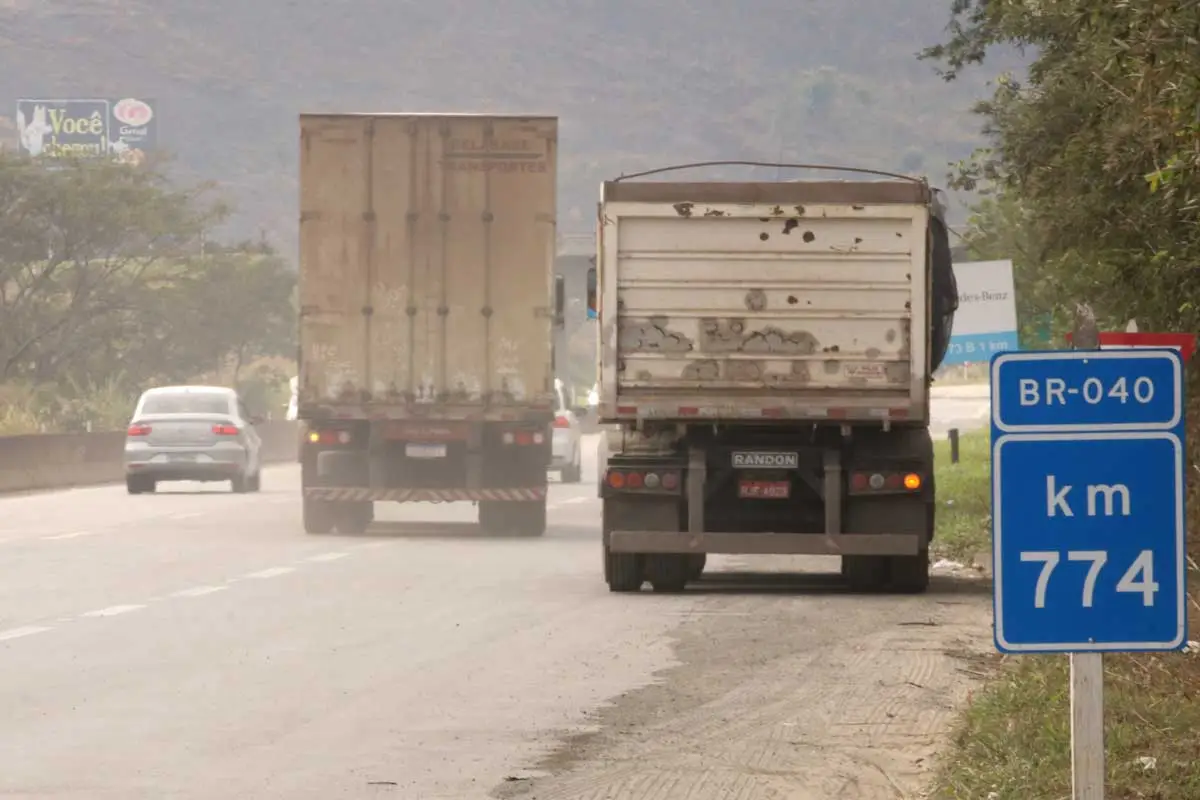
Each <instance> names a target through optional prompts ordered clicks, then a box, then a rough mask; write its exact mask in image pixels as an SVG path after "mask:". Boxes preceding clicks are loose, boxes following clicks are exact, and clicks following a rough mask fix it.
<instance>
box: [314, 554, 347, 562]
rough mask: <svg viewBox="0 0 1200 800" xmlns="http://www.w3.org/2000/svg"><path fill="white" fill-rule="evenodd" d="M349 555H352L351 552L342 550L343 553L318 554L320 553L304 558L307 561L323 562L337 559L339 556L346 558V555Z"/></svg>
mask: <svg viewBox="0 0 1200 800" xmlns="http://www.w3.org/2000/svg"><path fill="white" fill-rule="evenodd" d="M348 555H350V554H349V553H346V552H341V553H320V554H318V555H315V556H309V557H308V558H306V559H304V560H305V561H313V562H317V563H320V562H322V561H337V560H338V559H339V558H345V557H346V556H348Z"/></svg>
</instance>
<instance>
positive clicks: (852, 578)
mask: <svg viewBox="0 0 1200 800" xmlns="http://www.w3.org/2000/svg"><path fill="white" fill-rule="evenodd" d="M842 577H843V578H845V579H846V583H847V584H849V585H850V591H852V592H878V591H881V590H882V589H883V588H884V587H885V586H886V585H887V581H888V560H887V558H886V557H884V556H842Z"/></svg>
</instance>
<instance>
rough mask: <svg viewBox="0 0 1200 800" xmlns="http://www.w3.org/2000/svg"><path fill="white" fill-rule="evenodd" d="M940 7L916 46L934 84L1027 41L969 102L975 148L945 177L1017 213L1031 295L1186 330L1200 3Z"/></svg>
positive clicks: (991, 1) (1196, 196)
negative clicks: (979, 121) (939, 72)
mask: <svg viewBox="0 0 1200 800" xmlns="http://www.w3.org/2000/svg"><path fill="white" fill-rule="evenodd" d="M951 16H952V22H951V25H950V26H949V31H950V37H949V39H948V40H947V41H946V42H944V43H943V44H941V45H938V46H935V47H931V48H929V49H928V50H927V51H925V53H924V57H925V58H929V59H936V60H939V61H941V62H942V64H943V65H944V67H945V71H944V76H945V77H946V78H947V79H948V80H954V79H955V78H956V77H957V76H958V74H959V72H960V71H961V70H963V69H964V68H966V67H968V66H970V65H972V64H978V63H981V62H982V61H984V59H985V58H986V54H987V53H988V51H989V49H990V48H992V47H994V46H996V45H1014V44H1015V45H1018V46H1020V47H1023V48H1027V49H1028V50H1031V51H1033V52H1035V53H1036V57H1035V58H1034V60H1033V63H1032V65H1031V67H1030V69H1029V75H1028V79H1027V80H1026V81H1024V82H1018V81H1016V80H1014V79H1013V78H1012V77H1011V76H1004V77H1002V78H1001V79H1000V80H999V81H998V82H997V88H996V91H995V93H994V95H993V97H992V98H990V99H989V100H988V101H986V102H983V103H980V104H979V106H978V107H977V109H976V110H977V111H978V112H979V113H980V114H981V115H982V116H983V118H984V120H985V132H986V133H987V135H988V137H989V140H990V147H989V148H987V149H985V150H982V151H979V152H977V153H976V155H975V157H974V158H972V159H971V160H969V161H968V162H966V163H964V164H961V165H960V168H959V171H958V174H957V176H956V182H957V184H958V185H959V186H962V187H964V188H975V187H979V186H982V187H984V188H990V189H992V190H993V192H994V193H995V194H998V195H999V196H1000V198H1001V199H999V200H994V201H990V202H992V203H993V206H992V207H991V210H992V211H993V212H994V211H995V210H997V209H999V208H1001V207H1002V206H997V205H994V204H995V203H1000V204H1007V206H1006V207H1008V208H1010V209H1011V208H1019V209H1021V213H1020V215H1019V216H1020V218H1019V224H1020V226H1021V228H1022V232H1021V233H1020V234H1019V235H1020V236H1021V237H1022V238H1023V239H1024V240H1025V242H1026V243H1035V242H1036V245H1034V250H1035V252H1036V253H1037V254H1038V261H1040V263H1039V264H1034V265H1031V269H1034V271H1036V272H1038V273H1039V274H1040V275H1042V276H1043V277H1041V278H1039V280H1040V281H1041V283H1040V284H1039V288H1038V289H1037V290H1035V294H1036V293H1038V292H1040V293H1041V294H1040V296H1039V298H1038V299H1037V300H1035V302H1036V303H1044V302H1049V303H1058V304H1065V303H1069V302H1072V301H1074V300H1077V299H1086V300H1088V301H1090V302H1092V303H1093V304H1094V305H1096V307H1097V309H1098V310H1099V311H1100V312H1101V314H1102V315H1103V316H1105V317H1106V318H1107V319H1106V320H1105V322H1106V323H1107V324H1108V325H1109V326H1111V325H1113V324H1119V323H1122V322H1124V320H1125V319H1128V318H1130V317H1136V318H1138V319H1139V320H1140V321H1142V328H1143V330H1145V329H1149V328H1154V329H1156V330H1168V329H1179V330H1190V331H1195V330H1197V329H1200V324H1198V323H1200V307H1198V305H1197V298H1200V41H1198V39H1197V37H1198V36H1200V4H1198V3H1195V2H1188V3H1180V2H1173V1H1172V0H955V2H954V4H953V7H952V13H951ZM989 213H990V214H991V215H990V216H989V217H988V219H989V220H990V222H991V223H995V222H997V221H998V219H997V217H996V216H995V214H994V213H991V212H989ZM1017 221H1018V220H1015V219H1013V220H1010V222H1014V223H1015V222H1017ZM973 235H974V236H976V237H977V238H980V237H982V238H984V239H986V238H988V236H990V235H994V233H993V234H987V233H984V232H983V231H982V230H976V231H974V232H973ZM1025 288H1026V289H1027V290H1028V288H1029V287H1028V286H1026V287H1025ZM1028 301H1029V298H1026V302H1028Z"/></svg>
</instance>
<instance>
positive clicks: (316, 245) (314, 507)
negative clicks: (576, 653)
mask: <svg viewBox="0 0 1200 800" xmlns="http://www.w3.org/2000/svg"><path fill="white" fill-rule="evenodd" d="M557 139H558V122H557V118H555V117H546V116H500V115H473V114H303V115H301V117H300V336H299V338H300V354H299V360H300V380H299V387H298V391H297V395H298V397H297V406H298V416H299V418H300V420H301V421H302V422H303V424H304V427H305V433H304V437H303V442H302V452H301V468H302V483H303V496H304V526H305V529H306V530H307V531H309V532H311V533H321V532H326V531H329V530H332V529H334V528H337V529H339V530H341V531H360V530H362V529H364V528H365V527H366V526H367V525H368V524H369V523H370V522H371V521H372V520H373V518H374V505H373V504H374V503H375V502H378V501H395V502H434V503H437V502H453V501H470V502H475V503H478V504H479V519H480V523H481V524H482V525H483V526H484V527H485V528H488V529H492V530H505V531H511V532H514V533H520V534H526V535H540V534H541V533H542V532H543V531H544V530H545V524H546V488H547V485H546V484H547V481H546V469H547V465H548V464H549V461H550V443H551V436H550V433H551V424H552V422H553V419H554V410H555V407H556V402H555V397H556V396H555V391H554V369H553V343H552V333H553V326H554V325H556V324H557V325H561V322H562V313H563V299H564V298H563V285H562V281H561V280H560V279H558V278H556V276H555V275H554V267H553V263H554V254H555V239H556V237H555V203H556V174H557Z"/></svg>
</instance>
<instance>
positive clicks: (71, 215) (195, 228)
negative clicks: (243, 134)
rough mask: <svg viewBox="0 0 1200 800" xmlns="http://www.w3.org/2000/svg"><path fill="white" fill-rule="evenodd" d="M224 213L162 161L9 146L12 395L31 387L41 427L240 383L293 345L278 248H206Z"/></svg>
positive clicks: (1, 264) (2, 248)
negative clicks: (66, 159)
mask: <svg viewBox="0 0 1200 800" xmlns="http://www.w3.org/2000/svg"><path fill="white" fill-rule="evenodd" d="M226 213H227V209H225V208H224V207H223V206H222V205H221V204H220V203H216V202H210V201H207V200H206V197H205V187H198V188H193V189H187V190H180V189H176V188H173V187H172V186H171V185H169V184H168V183H167V181H166V180H165V179H164V178H163V176H162V175H161V174H160V173H158V172H155V171H153V170H146V169H131V168H129V167H126V166H123V165H117V164H104V163H74V164H65V165H61V166H58V167H55V168H49V169H48V168H47V167H46V166H44V165H43V164H40V163H37V162H35V161H32V160H29V159H25V158H22V157H17V156H0V384H3V385H4V386H5V387H7V390H8V391H7V403H8V404H9V405H10V406H11V405H12V403H13V402H14V400H13V397H12V395H13V392H14V388H13V387H15V386H23V387H25V389H23V390H22V391H23V392H24V397H25V399H26V400H27V401H28V400H29V398H34V400H35V401H36V402H35V405H37V406H39V407H40V408H42V409H43V410H45V411H46V413H45V414H42V417H43V419H42V422H43V424H47V420H46V419H45V418H46V417H50V418H54V417H57V418H59V419H58V420H57V421H59V422H61V421H62V418H64V417H68V418H75V417H87V416H88V414H87V413H86V410H84V411H80V410H79V405H80V403H81V402H82V401H83V400H84V399H86V398H87V397H88V396H97V395H103V396H108V397H112V398H122V397H124V398H128V397H131V396H132V395H134V394H136V393H137V392H138V391H140V390H141V389H143V388H145V387H147V386H149V385H152V384H154V383H159V382H168V381H170V382H175V381H185V380H190V379H194V378H197V377H200V376H208V377H213V376H223V377H226V379H227V380H232V381H237V380H238V379H239V378H240V377H241V371H242V368H243V367H244V366H245V365H246V364H247V363H249V362H250V361H252V360H254V359H256V358H262V357H268V356H275V355H284V356H290V355H292V353H291V352H290V351H291V349H292V347H293V345H292V342H293V339H294V337H293V334H292V330H293V321H294V312H293V297H292V295H293V292H294V285H295V277H294V275H293V274H292V272H291V271H290V270H289V268H288V265H287V264H286V263H285V262H284V261H283V260H282V259H281V258H279V257H278V256H277V255H275V254H274V253H273V252H272V251H271V250H270V249H269V248H266V247H263V246H256V245H250V244H242V245H238V246H234V247H220V246H213V245H206V244H204V235H205V232H206V231H207V230H209V229H211V228H212V227H213V226H214V225H216V224H217V223H219V222H220V221H221V220H222V219H223V218H224V216H225V215H226ZM283 377H284V378H286V376H283ZM3 401H4V398H0V402H3ZM47 409H48V410H47ZM123 411H124V413H128V409H127V408H126V409H123ZM54 421H55V420H53V419H51V420H49V424H53V422H54ZM89 421H90V420H89Z"/></svg>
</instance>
